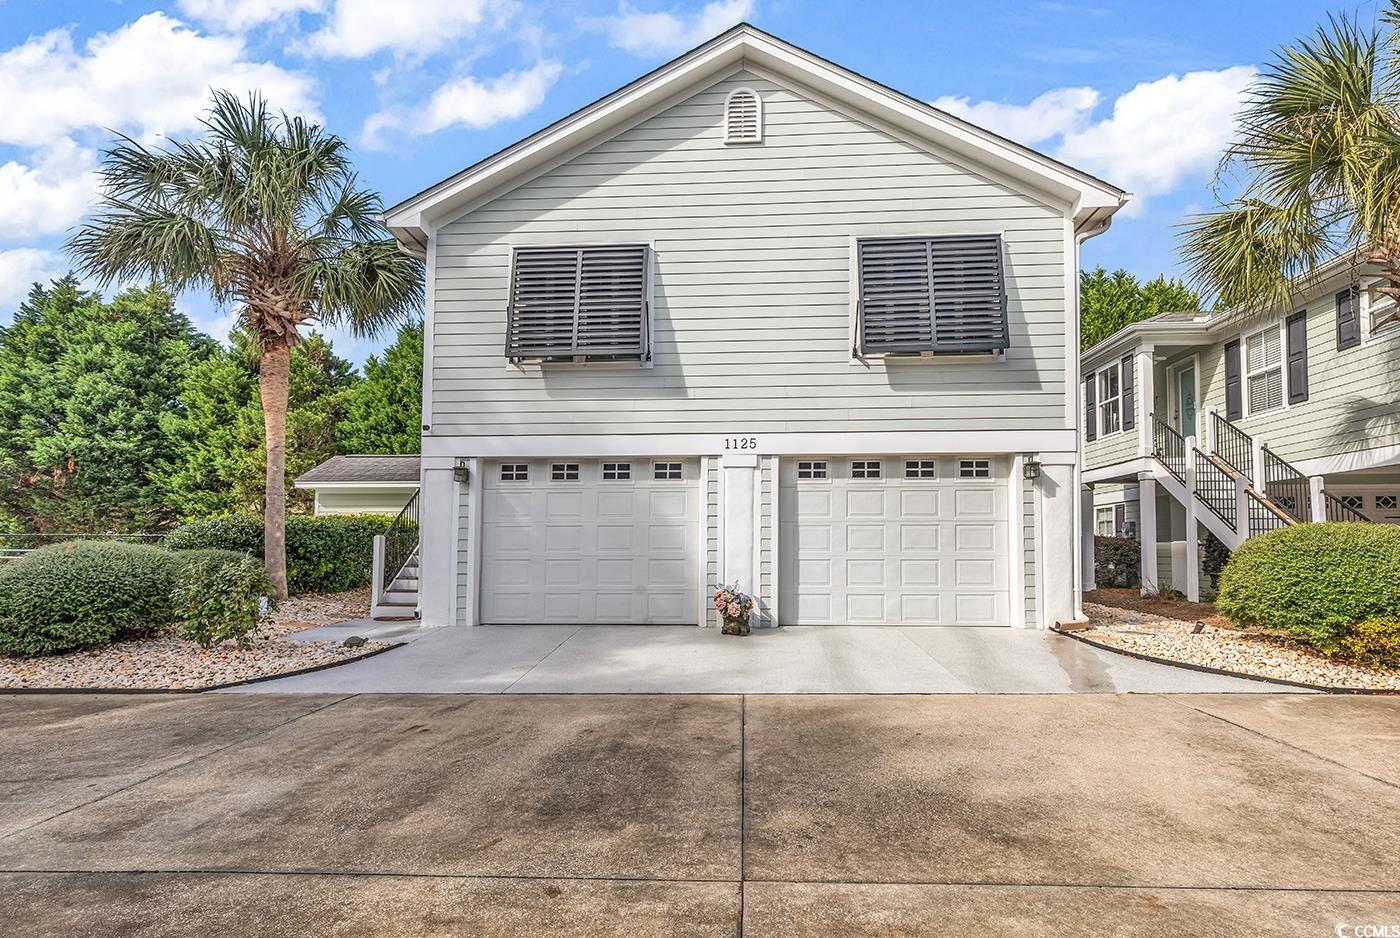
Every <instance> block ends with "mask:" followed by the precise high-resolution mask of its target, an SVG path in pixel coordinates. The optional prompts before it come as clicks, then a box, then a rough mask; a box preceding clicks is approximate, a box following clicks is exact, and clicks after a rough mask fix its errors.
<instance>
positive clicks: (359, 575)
mask: <svg viewBox="0 0 1400 938" xmlns="http://www.w3.org/2000/svg"><path fill="white" fill-rule="evenodd" d="M392 520H393V519H392V518H389V517H388V516H386V515H320V516H318V517H310V516H306V515H293V516H292V517H290V518H288V519H287V587H288V590H289V591H290V592H291V593H293V594H296V593H334V592H339V591H341V590H348V589H355V588H356V587H360V586H368V585H369V579H370V567H371V565H372V563H373V560H374V536H375V535H376V534H383V533H384V532H385V530H387V529H388V527H389V523H390V522H391V521H392ZM165 544H166V546H167V547H169V548H171V549H172V550H177V551H185V550H194V549H199V548H220V549H223V550H234V551H238V552H240V553H248V554H252V555H253V556H254V557H261V556H262V551H263V522H262V518H259V517H257V516H256V515H221V516H219V517H217V518H204V519H201V520H199V521H191V522H190V523H188V524H182V525H180V526H179V527H178V528H176V529H175V530H174V531H172V532H171V533H170V535H169V536H168V537H167V538H166V540H165Z"/></svg>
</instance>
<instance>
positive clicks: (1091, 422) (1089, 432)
mask: <svg viewBox="0 0 1400 938" xmlns="http://www.w3.org/2000/svg"><path fill="white" fill-rule="evenodd" d="M1095 380H1096V376H1095V375H1092V374H1091V375H1089V377H1087V378H1085V379H1084V440H1085V442H1087V443H1092V442H1094V441H1095V440H1097V439H1098V438H1099V425H1098V407H1097V405H1096V404H1095V403H1094V381H1095Z"/></svg>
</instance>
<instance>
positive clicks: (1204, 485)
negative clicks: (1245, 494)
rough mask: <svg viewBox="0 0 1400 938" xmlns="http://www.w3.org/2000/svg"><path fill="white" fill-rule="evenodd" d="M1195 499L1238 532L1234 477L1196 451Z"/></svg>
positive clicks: (1208, 457)
mask: <svg viewBox="0 0 1400 938" xmlns="http://www.w3.org/2000/svg"><path fill="white" fill-rule="evenodd" d="M1196 497H1197V498H1199V499H1200V500H1201V503H1202V504H1203V505H1205V506H1206V507H1207V508H1209V509H1210V510H1211V511H1212V512H1214V513H1215V514H1216V515H1217V516H1218V517H1219V518H1220V520H1221V521H1224V522H1225V523H1226V524H1228V525H1229V526H1230V527H1231V528H1232V529H1234V530H1236V531H1238V530H1239V525H1238V524H1237V515H1238V514H1239V512H1238V511H1237V509H1236V506H1235V477H1234V476H1232V475H1230V473H1228V472H1226V471H1225V470H1224V469H1223V468H1221V466H1220V464H1219V463H1217V462H1215V461H1214V460H1213V459H1211V458H1210V456H1208V455H1206V454H1205V453H1203V452H1201V451H1200V450H1196Z"/></svg>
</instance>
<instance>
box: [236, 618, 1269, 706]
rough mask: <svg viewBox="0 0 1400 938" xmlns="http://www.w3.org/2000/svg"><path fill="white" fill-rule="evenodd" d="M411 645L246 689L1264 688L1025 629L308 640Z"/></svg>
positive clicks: (673, 630)
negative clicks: (385, 641)
mask: <svg viewBox="0 0 1400 938" xmlns="http://www.w3.org/2000/svg"><path fill="white" fill-rule="evenodd" d="M352 634H353V635H366V636H370V637H384V638H392V639H395V640H399V641H406V642H407V643H408V644H406V645H405V646H404V647H402V648H398V649H395V650H393V651H389V652H385V653H384V654H381V655H377V656H375V657H373V658H368V659H365V660H364V661H360V662H356V663H353V664H348V665H343V666H341V667H337V668H332V669H329V670H326V671H318V672H315V673H313V674H306V675H301V676H298V677H290V678H284V679H281V680H276V681H268V682H265V683H261V684H252V685H248V686H246V687H240V688H234V689H233V690H232V691H231V692H237V693H289V692H296V693H356V694H359V693H490V694H495V693H511V694H528V693H547V694H560V693H568V694H585V693H600V694H611V693H626V694H654V693H661V694H897V693H904V694H964V693H984V694H1068V693H1106V694H1122V693H1136V694H1153V693H1213V692H1230V691H1238V692H1246V693H1265V692H1278V691H1279V690H1281V688H1279V687H1278V686H1277V685H1270V684H1265V683H1262V682H1258V681H1247V680H1241V679H1238V678H1229V677H1221V676H1218V675H1212V674H1201V673H1199V672H1195V671H1188V670H1185V669H1182V668H1173V667H1168V666H1164V665H1157V664H1152V663H1150V662H1145V661H1137V660H1135V659H1132V658H1127V657H1124V656H1122V655H1116V654H1113V653H1111V652H1106V651H1100V650H1098V649H1095V648H1091V647H1089V646H1087V645H1084V644H1083V643H1081V642H1077V641H1075V640H1074V639H1071V638H1066V637H1065V636H1063V635H1056V634H1054V633H1050V632H1043V631H1035V630H1020V629H971V628H874V627H869V626H866V627H831V626H825V627H806V628H792V627H789V628H781V629H762V630H758V631H755V632H754V633H753V634H752V635H750V636H749V637H748V638H735V637H732V636H726V635H722V634H720V632H719V631H718V630H717V629H699V628H694V627H690V626H649V627H647V626H583V627H579V626H544V625H540V626H519V625H515V626H481V627H478V628H439V629H424V628H416V627H414V626H413V625H412V624H411V623H384V622H371V621H368V620H363V621H359V622H350V623H344V624H342V625H338V626H331V627H326V628H319V629H310V630H307V631H305V632H301V633H297V636H296V637H300V638H303V639H308V640H309V639H330V640H335V641H338V640H340V639H342V638H344V637H345V636H347V635H352Z"/></svg>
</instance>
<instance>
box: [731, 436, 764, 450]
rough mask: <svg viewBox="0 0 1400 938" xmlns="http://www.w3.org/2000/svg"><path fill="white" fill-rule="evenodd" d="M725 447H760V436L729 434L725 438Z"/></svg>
mask: <svg viewBox="0 0 1400 938" xmlns="http://www.w3.org/2000/svg"><path fill="white" fill-rule="evenodd" d="M724 448H725V449H758V437H756V436H727V437H725V438H724Z"/></svg>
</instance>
